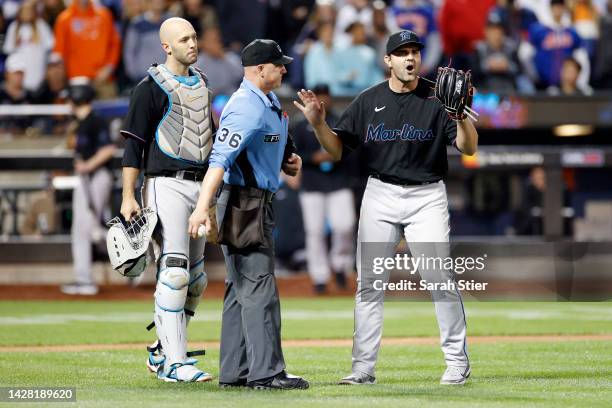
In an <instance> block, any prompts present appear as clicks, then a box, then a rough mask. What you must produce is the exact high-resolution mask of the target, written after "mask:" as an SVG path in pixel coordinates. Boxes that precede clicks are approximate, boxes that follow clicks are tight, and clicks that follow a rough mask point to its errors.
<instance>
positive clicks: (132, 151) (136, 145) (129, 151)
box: [121, 137, 145, 169]
mask: <svg viewBox="0 0 612 408" xmlns="http://www.w3.org/2000/svg"><path fill="white" fill-rule="evenodd" d="M144 149H145V145H144V143H141V142H139V141H138V140H136V139H134V138H133V137H128V138H127V139H126V140H125V147H124V149H123V159H122V160H121V166H122V167H134V168H137V169H141V168H142V167H143V166H142V160H143V157H144Z"/></svg>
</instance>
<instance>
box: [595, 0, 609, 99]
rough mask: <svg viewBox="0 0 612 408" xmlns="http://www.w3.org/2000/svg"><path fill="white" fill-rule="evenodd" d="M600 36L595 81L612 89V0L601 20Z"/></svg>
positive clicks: (605, 87) (602, 86)
mask: <svg viewBox="0 0 612 408" xmlns="http://www.w3.org/2000/svg"><path fill="white" fill-rule="evenodd" d="M599 29H600V38H602V39H605V40H602V41H599V44H598V47H597V53H596V56H595V81H596V84H597V85H598V87H599V88H603V89H612V41H610V38H612V0H608V4H607V11H606V13H605V14H603V15H602V16H601V18H600V20H599Z"/></svg>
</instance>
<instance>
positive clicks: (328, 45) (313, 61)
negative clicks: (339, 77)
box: [304, 22, 338, 88]
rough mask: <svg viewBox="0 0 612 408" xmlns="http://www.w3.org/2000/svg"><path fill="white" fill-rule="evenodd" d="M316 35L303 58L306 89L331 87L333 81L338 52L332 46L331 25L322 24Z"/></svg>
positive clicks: (332, 28) (332, 27)
mask: <svg viewBox="0 0 612 408" xmlns="http://www.w3.org/2000/svg"><path fill="white" fill-rule="evenodd" d="M317 33H318V34H317V36H318V38H319V39H318V41H316V42H315V43H314V44H312V45H311V46H310V48H309V49H308V52H307V53H306V57H305V58H304V83H305V84H306V87H307V88H312V87H314V86H315V85H318V84H323V85H327V86H329V87H331V86H332V84H333V83H334V81H335V75H336V67H335V61H336V59H337V57H336V54H337V52H338V51H337V49H336V47H335V46H334V25H333V23H331V22H326V23H322V24H321V25H320V26H319V29H318V30H317Z"/></svg>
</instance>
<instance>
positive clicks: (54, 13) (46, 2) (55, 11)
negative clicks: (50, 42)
mask: <svg viewBox="0 0 612 408" xmlns="http://www.w3.org/2000/svg"><path fill="white" fill-rule="evenodd" d="M64 9H66V6H65V5H64V0H43V1H42V11H41V17H42V18H43V20H45V22H46V23H47V24H48V25H49V27H51V28H53V27H55V20H57V17H58V16H59V15H60V13H61V12H62V11H64Z"/></svg>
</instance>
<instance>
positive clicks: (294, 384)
mask: <svg viewBox="0 0 612 408" xmlns="http://www.w3.org/2000/svg"><path fill="white" fill-rule="evenodd" d="M247 387H251V388H253V389H255V390H305V389H307V388H308V387H310V384H308V381H306V380H305V379H303V378H301V377H297V376H295V375H291V374H287V372H286V371H285V370H283V371H281V372H280V373H278V374H276V375H275V376H274V377H269V378H264V379H261V380H256V381H250V382H248V383H247Z"/></svg>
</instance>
